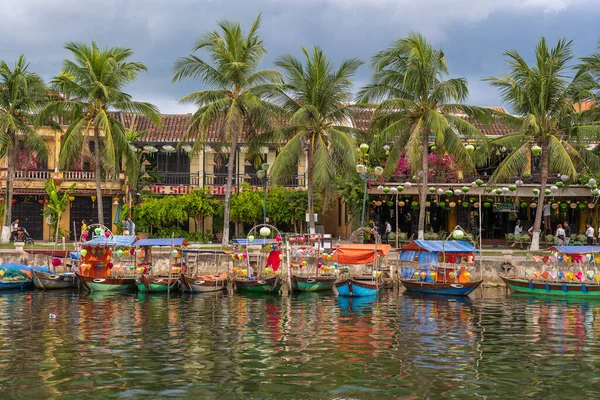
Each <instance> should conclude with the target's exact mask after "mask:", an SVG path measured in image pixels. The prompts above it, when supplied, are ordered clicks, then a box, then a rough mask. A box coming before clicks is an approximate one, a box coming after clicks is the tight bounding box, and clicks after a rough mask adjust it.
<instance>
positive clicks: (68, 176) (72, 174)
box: [62, 171, 96, 181]
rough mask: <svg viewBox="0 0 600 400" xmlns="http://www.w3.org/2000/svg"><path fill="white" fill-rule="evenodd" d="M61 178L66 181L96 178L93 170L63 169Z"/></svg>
mask: <svg viewBox="0 0 600 400" xmlns="http://www.w3.org/2000/svg"><path fill="white" fill-rule="evenodd" d="M62 174H63V179H65V180H67V181H93V180H94V179H96V174H95V173H94V171H64V172H63V173H62Z"/></svg>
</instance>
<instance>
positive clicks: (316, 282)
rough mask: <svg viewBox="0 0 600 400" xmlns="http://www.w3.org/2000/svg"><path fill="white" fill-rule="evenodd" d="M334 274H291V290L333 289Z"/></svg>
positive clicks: (317, 290) (315, 290) (318, 290)
mask: <svg viewBox="0 0 600 400" xmlns="http://www.w3.org/2000/svg"><path fill="white" fill-rule="evenodd" d="M336 280H337V278H336V277H334V276H313V277H305V276H298V275H292V290H293V291H294V292H323V291H329V290H333V287H334V286H335V281H336Z"/></svg>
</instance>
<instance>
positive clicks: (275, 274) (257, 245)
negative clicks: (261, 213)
mask: <svg viewBox="0 0 600 400" xmlns="http://www.w3.org/2000/svg"><path fill="white" fill-rule="evenodd" d="M259 234H260V237H261V238H260V239H257V238H256V236H258V235H259ZM282 248H283V239H282V237H281V234H280V233H279V231H278V230H277V228H275V227H274V226H271V225H268V224H261V225H257V226H255V227H253V228H252V229H251V230H250V232H249V233H248V236H247V237H246V239H236V240H235V241H234V251H235V252H234V253H233V254H232V255H231V258H232V259H233V262H234V267H233V270H232V273H233V274H232V275H233V284H234V286H235V289H236V290H237V291H238V292H244V293H279V291H280V290H281V286H282V285H283V279H282V278H281V274H282V268H280V266H281V262H282V261H283V259H284V255H283V253H282Z"/></svg>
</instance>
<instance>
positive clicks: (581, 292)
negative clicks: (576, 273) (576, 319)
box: [498, 274, 600, 298]
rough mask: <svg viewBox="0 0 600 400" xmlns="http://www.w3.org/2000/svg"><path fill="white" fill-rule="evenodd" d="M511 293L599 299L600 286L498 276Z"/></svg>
mask: <svg viewBox="0 0 600 400" xmlns="http://www.w3.org/2000/svg"><path fill="white" fill-rule="evenodd" d="M498 276H499V277H500V279H502V280H503V281H504V283H506V286H508V287H509V288H510V290H512V291H513V292H517V293H526V294H539V295H549V296H568V297H598V298H600V285H599V284H598V283H595V282H594V283H589V284H586V283H583V282H582V283H575V282H566V281H561V282H556V281H555V282H551V281H541V280H539V281H538V280H535V281H534V280H529V279H517V278H509V277H507V276H503V275H500V274H499V275H498Z"/></svg>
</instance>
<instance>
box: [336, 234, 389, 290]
mask: <svg viewBox="0 0 600 400" xmlns="http://www.w3.org/2000/svg"><path fill="white" fill-rule="evenodd" d="M365 233H369V234H370V235H371V236H373V237H375V244H354V243H352V244H342V245H340V246H337V247H336V250H335V252H334V253H333V254H332V257H333V259H334V260H335V261H336V263H339V264H342V265H345V266H349V265H364V266H370V267H368V268H367V270H368V272H370V273H369V274H367V275H359V276H354V277H352V276H349V272H350V269H349V268H348V267H344V268H340V269H339V270H340V271H342V274H341V275H340V280H339V281H338V282H336V284H335V287H336V290H337V292H338V295H339V296H347V297H367V296H377V294H378V293H379V291H380V290H381V288H382V287H383V283H384V282H383V279H382V278H381V273H382V271H381V269H380V261H381V259H382V258H383V257H386V256H387V255H388V254H389V252H390V250H391V246H390V245H389V244H382V243H381V238H380V236H379V234H378V233H377V231H376V230H374V229H372V228H367V227H363V228H358V229H357V230H355V231H354V232H352V235H351V236H350V237H351V239H353V238H358V237H359V236H362V235H364V234H365ZM344 271H345V272H344Z"/></svg>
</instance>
